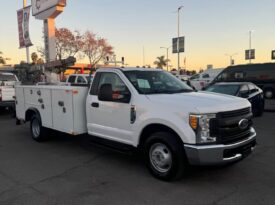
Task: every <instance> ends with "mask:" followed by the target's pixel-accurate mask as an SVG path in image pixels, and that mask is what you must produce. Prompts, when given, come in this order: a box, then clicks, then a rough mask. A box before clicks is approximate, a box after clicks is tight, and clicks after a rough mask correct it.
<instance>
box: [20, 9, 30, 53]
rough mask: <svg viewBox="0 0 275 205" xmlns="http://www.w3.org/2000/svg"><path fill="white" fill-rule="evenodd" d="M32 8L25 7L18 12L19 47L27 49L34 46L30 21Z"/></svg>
mask: <svg viewBox="0 0 275 205" xmlns="http://www.w3.org/2000/svg"><path fill="white" fill-rule="evenodd" d="M30 10H31V7H30V6H29V7H25V8H24V9H20V10H18V11H17V21H18V32H19V47H20V48H25V47H30V46H32V42H31V39H30V32H29V19H30Z"/></svg>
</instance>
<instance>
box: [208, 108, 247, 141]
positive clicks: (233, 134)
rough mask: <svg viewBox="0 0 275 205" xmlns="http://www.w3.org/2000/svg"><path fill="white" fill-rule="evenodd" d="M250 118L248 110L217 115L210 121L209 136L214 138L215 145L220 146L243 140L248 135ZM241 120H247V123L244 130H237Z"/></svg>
mask: <svg viewBox="0 0 275 205" xmlns="http://www.w3.org/2000/svg"><path fill="white" fill-rule="evenodd" d="M251 118H252V113H251V111H250V108H245V109H241V110H234V111H229V112H222V113H218V114H217V118H215V119H213V120H211V121H210V135H211V136H213V137H216V138H217V143H221V144H230V143H235V142H238V141H241V140H244V139H246V138H248V137H249V135H250V128H251V126H252V120H251ZM242 119H248V121H249V124H248V127H247V128H246V129H241V128H239V122H240V120H242Z"/></svg>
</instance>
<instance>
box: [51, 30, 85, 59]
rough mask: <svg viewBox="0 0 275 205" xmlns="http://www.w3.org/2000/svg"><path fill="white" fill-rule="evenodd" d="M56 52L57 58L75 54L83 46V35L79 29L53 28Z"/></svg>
mask: <svg viewBox="0 0 275 205" xmlns="http://www.w3.org/2000/svg"><path fill="white" fill-rule="evenodd" d="M55 35H56V52H57V58H58V59H59V60H61V59H63V58H67V57H69V56H75V55H76V54H77V53H78V52H79V51H81V49H82V48H83V46H84V42H83V36H82V35H81V34H80V32H79V31H74V32H72V31H70V30H69V29H68V28H59V29H55Z"/></svg>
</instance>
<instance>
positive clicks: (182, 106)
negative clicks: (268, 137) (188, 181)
mask: <svg viewBox="0 0 275 205" xmlns="http://www.w3.org/2000/svg"><path fill="white" fill-rule="evenodd" d="M16 114H17V119H18V120H21V121H25V122H27V121H30V128H31V129H30V131H31V135H32V137H33V139H34V140H36V141H43V140H45V139H46V138H47V137H48V132H47V131H48V130H49V129H53V130H57V131H61V132H65V133H69V134H71V135H80V134H85V133H88V134H89V135H91V136H92V138H93V139H98V140H100V141H101V143H102V142H104V143H106V144H108V146H110V145H111V146H114V147H116V146H119V145H120V146H121V148H122V147H123V148H126V147H127V148H138V150H140V151H141V153H143V154H144V156H145V159H146V164H147V166H148V168H149V170H150V171H151V173H152V174H153V175H154V176H156V177H158V178H160V179H163V180H171V179H174V178H178V177H179V176H181V175H182V174H183V173H184V170H185V169H186V168H187V167H188V165H219V164H226V163H232V162H235V161H238V160H240V159H243V158H244V157H245V156H247V155H248V154H250V153H251V151H252V150H253V148H254V147H255V145H256V132H255V130H254V129H253V127H252V122H251V118H252V113H251V105H250V103H249V102H248V101H247V100H245V99H241V98H237V97H233V96H227V95H222V94H214V93H212V94H210V93H204V92H194V91H193V90H192V89H191V88H190V87H188V86H187V85H186V84H185V83H183V82H181V81H180V80H179V79H177V78H176V77H174V76H172V75H171V74H169V73H167V72H165V71H162V70H155V69H145V68H123V69H120V68H108V69H99V70H98V71H97V72H96V75H95V78H94V80H93V83H92V85H91V86H90V87H89V88H88V87H73V86H18V87H16Z"/></svg>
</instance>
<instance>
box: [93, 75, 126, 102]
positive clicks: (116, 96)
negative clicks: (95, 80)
mask: <svg viewBox="0 0 275 205" xmlns="http://www.w3.org/2000/svg"><path fill="white" fill-rule="evenodd" d="M104 84H111V87H112V97H113V101H114V102H124V98H125V97H129V95H130V91H129V90H128V88H127V86H126V85H125V84H124V82H123V81H122V80H121V79H120V77H119V76H118V75H117V74H115V73H101V77H100V80H99V84H98V89H97V94H98V92H99V89H100V88H101V86H102V85H104Z"/></svg>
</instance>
